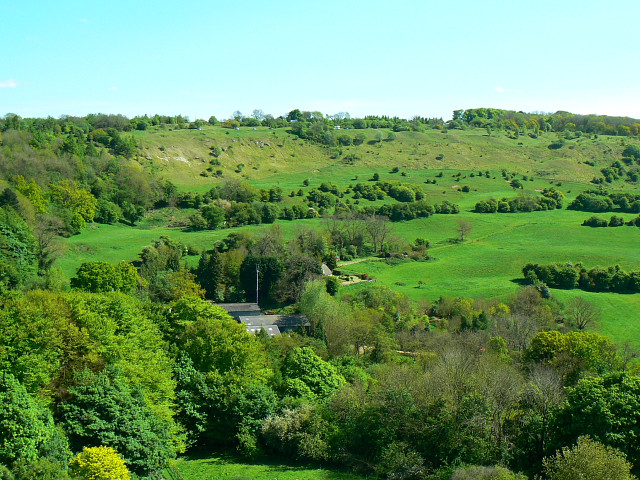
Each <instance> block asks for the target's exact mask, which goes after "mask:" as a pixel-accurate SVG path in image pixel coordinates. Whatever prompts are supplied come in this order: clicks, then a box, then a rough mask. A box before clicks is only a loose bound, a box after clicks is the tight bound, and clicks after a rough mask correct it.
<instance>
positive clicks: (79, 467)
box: [71, 446, 131, 480]
mask: <svg viewBox="0 0 640 480" xmlns="http://www.w3.org/2000/svg"><path fill="white" fill-rule="evenodd" d="M71 469H72V472H73V473H74V476H76V477H78V478H82V479H83V480H129V479H130V478H131V475H130V474H129V470H128V469H127V466H126V465H125V462H124V460H123V459H122V457H121V456H120V455H118V452H116V451H115V450H114V449H113V448H111V447H105V446H100V447H85V448H84V450H83V451H82V452H80V453H79V454H78V455H77V456H76V458H75V459H74V460H73V462H72V463H71Z"/></svg>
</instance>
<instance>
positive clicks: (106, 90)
mask: <svg viewBox="0 0 640 480" xmlns="http://www.w3.org/2000/svg"><path fill="white" fill-rule="evenodd" d="M639 18H640V1H638V0H619V1H616V2H607V1H590V0H583V1H562V0H555V1H547V0H535V1H527V2H516V1H513V0H510V1H486V0H485V1H461V0H460V1H455V0H451V1H442V0H439V1H428V0H415V1H403V0H397V1H388V0H381V1H378V0H367V1H360V0H356V1H344V0H343V1H333V0H328V1H327V0H315V1H311V0H295V1H289V0H287V1H278V0H263V1H240V0H237V1H232V0H229V1H213V0H211V1H190V2H177V1H175V0H173V1H165V0H153V1H150V0H149V1H148V0H129V1H120V0H111V1H108V2H95V1H87V0H83V1H65V0H60V1H51V0H47V1H40V0H34V1H25V2H20V1H16V0H7V1H4V2H1V3H0V32H1V33H2V35H1V37H0V38H2V56H1V60H0V115H4V114H5V113H8V112H12V113H17V114H19V115H21V116H25V117H26V116H48V115H51V116H53V117H58V116H60V115H63V114H69V115H85V114H87V113H98V112H103V113H123V114H125V115H127V116H130V117H131V116H135V115H138V114H145V113H147V114H154V113H160V114H178V113H180V114H183V115H187V116H189V117H190V118H191V119H193V118H194V117H198V118H204V119H207V118H209V116H210V115H215V116H217V117H218V118H228V117H230V116H231V114H232V112H233V111H235V110H240V111H241V112H243V113H245V114H250V113H251V112H252V110H253V109H256V108H259V109H262V110H263V111H264V112H265V113H271V114H273V115H274V116H278V115H281V114H286V113H287V112H288V111H290V110H292V109H294V108H300V109H301V110H319V111H321V112H322V113H325V114H327V113H328V114H333V113H337V112H339V111H347V112H349V113H350V114H351V115H352V116H361V115H366V114H387V115H398V116H401V117H411V116H413V115H421V116H428V117H443V118H444V119H445V120H447V119H449V118H451V112H452V110H454V109H458V108H462V109H464V108H473V107H495V108H507V109H515V110H524V111H547V112H553V111H557V110H568V111H571V112H576V113H600V114H608V115H626V116H631V117H636V118H640V43H639V42H638V39H637V32H638V22H639Z"/></svg>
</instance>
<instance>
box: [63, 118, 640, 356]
mask: <svg viewBox="0 0 640 480" xmlns="http://www.w3.org/2000/svg"><path fill="white" fill-rule="evenodd" d="M358 132H364V133H365V134H366V135H367V139H368V140H367V141H365V143H363V144H362V145H359V146H349V147H340V148H338V147H335V148H327V147H322V146H319V145H315V144H311V143H309V142H306V141H304V140H300V139H298V138H297V137H295V136H293V135H291V134H289V133H287V132H286V131H285V130H284V129H279V130H269V129H267V128H263V127H259V128H257V129H255V130H254V129H252V128H242V129H240V130H237V131H236V130H231V131H230V130H225V129H222V128H219V127H204V128H203V130H201V131H199V130H177V131H170V130H168V129H155V130H153V129H152V130H149V131H146V132H136V136H137V139H138V141H139V143H140V145H141V151H142V153H141V156H140V160H139V161H140V164H141V165H142V166H143V168H145V169H149V170H151V171H153V172H154V173H155V174H156V175H158V176H159V177H161V178H165V179H169V180H171V181H172V182H174V183H175V184H176V185H178V187H179V188H180V189H181V190H190V191H199V192H203V191H206V190H208V189H209V188H210V187H211V186H212V185H215V184H216V183H220V182H222V181H225V179H229V178H238V179H244V180H247V181H249V182H250V183H251V184H253V185H254V186H255V187H258V188H265V187H267V188H268V187H271V186H275V185H277V186H280V187H281V188H282V190H283V204H288V203H291V202H293V201H299V197H295V198H289V197H288V196H287V195H288V194H289V192H290V191H297V190H298V189H302V190H303V192H304V193H305V194H306V192H307V191H309V189H311V188H315V187H318V186H319V184H320V183H321V182H323V181H329V182H331V183H335V184H336V185H338V186H339V187H340V188H343V189H344V188H346V187H348V186H349V185H350V184H355V183H358V182H366V181H367V180H368V179H369V178H370V177H371V175H372V174H373V173H374V172H377V173H379V175H380V179H381V180H396V181H401V182H410V183H415V184H418V185H421V186H422V188H423V189H424V191H425V193H426V195H427V199H428V201H429V202H431V203H438V202H441V201H442V200H449V201H451V202H454V203H457V204H459V205H460V207H461V213H460V214H458V215H433V216H431V217H429V218H427V219H416V220H412V221H408V222H398V223H394V224H393V229H394V234H395V235H396V237H397V238H399V239H401V241H404V242H406V243H408V242H411V241H413V239H415V238H416V237H422V238H427V239H429V240H430V242H431V248H430V250H429V254H430V255H431V257H433V260H431V261H427V262H413V261H407V262H404V263H400V264H396V265H393V266H392V265H389V264H387V263H386V262H385V261H381V260H380V259H377V258H371V259H364V260H363V261H360V262H358V263H353V264H350V265H348V266H345V267H343V271H345V272H352V273H368V274H370V275H371V276H373V277H374V278H375V279H376V281H377V282H379V283H382V284H385V285H388V286H391V287H392V288H394V289H396V290H398V291H400V292H402V293H404V294H406V295H407V296H409V297H410V298H411V299H413V300H416V301H418V300H423V299H427V300H430V301H432V300H435V299H437V298H438V297H440V296H441V295H447V296H465V297H485V298H505V297H508V296H509V295H511V294H512V293H514V292H515V291H516V290H517V289H518V288H519V284H518V283H516V282H515V280H517V279H521V278H522V273H521V269H522V266H523V265H524V264H526V263H528V262H537V263H549V262H566V261H570V262H574V263H576V262H582V263H583V264H584V265H585V266H586V267H588V268H590V267H593V266H597V265H600V266H605V267H606V266H610V265H615V264H619V265H620V266H621V267H623V268H624V269H626V270H638V269H640V250H639V249H638V248H637V244H638V240H639V239H640V229H637V228H635V227H626V226H625V227H619V228H588V227H583V226H581V223H582V221H583V220H584V219H586V218H588V217H589V216H591V214H590V213H586V212H575V211H569V210H566V209H563V210H555V211H544V212H532V213H514V214H511V213H509V214H500V213H496V214H477V213H474V212H472V209H473V207H474V205H475V203H476V202H477V201H479V200H486V199H489V198H491V197H495V198H501V197H507V198H513V197H515V196H516V195H517V194H518V193H517V192H516V191H515V190H514V189H513V188H511V186H510V184H509V183H508V182H507V181H505V179H504V178H503V177H502V174H501V170H502V169H506V170H507V171H508V172H515V173H518V178H522V176H524V175H526V176H527V180H526V181H523V182H522V183H523V184H524V192H525V193H530V194H535V192H536V190H537V191H540V190H541V189H543V188H545V187H549V186H554V187H555V188H557V189H559V190H561V191H563V192H564V193H565V195H566V199H565V202H564V204H565V206H566V205H567V204H568V203H569V202H570V201H571V200H572V199H573V198H575V196H576V195H577V194H578V193H580V192H581V191H584V190H585V189H592V188H595V187H594V186H593V184H591V183H589V180H590V179H591V178H593V177H594V176H597V175H599V170H600V169H601V168H603V167H605V166H608V165H610V164H611V162H613V161H614V160H616V159H619V158H620V153H621V151H622V150H623V149H624V142H623V141H621V139H620V137H605V136H600V137H598V138H589V137H588V136H583V137H582V138H580V139H577V140H571V141H568V142H567V143H566V146H564V147H563V148H561V149H557V150H552V149H549V148H548V146H549V144H550V143H551V142H552V141H554V140H555V139H556V138H557V136H556V134H546V135H541V136H540V137H539V138H537V139H533V138H529V137H524V136H523V137H520V138H519V139H515V140H514V139H510V138H507V137H506V136H505V135H504V134H502V133H495V134H493V135H492V136H491V137H490V136H488V135H487V134H486V131H485V130H481V129H469V130H465V131H458V130H456V131H450V132H448V133H441V132H440V131H437V130H429V131H427V133H417V132H399V133H398V134H397V138H396V140H394V141H391V142H384V141H383V142H379V143H376V142H373V141H371V139H373V138H374V134H375V131H374V130H361V131H358ZM351 133H352V135H355V132H351ZM213 145H217V146H221V147H224V148H225V150H226V151H225V152H223V153H222V154H221V155H220V157H219V158H218V160H219V162H220V165H219V166H217V167H215V168H220V169H222V170H223V172H224V173H223V177H222V179H218V178H212V177H204V176H201V175H200V173H201V172H203V171H204V170H205V168H206V167H207V166H208V162H209V160H210V159H211V158H213V157H211V156H210V155H209V151H210V150H209V149H210V147H211V146H213ZM229 147H231V148H229ZM348 154H354V155H355V156H356V157H357V159H356V160H355V161H354V162H353V164H345V162H344V157H345V156H346V155H348ZM436 157H438V158H441V159H440V160H438V159H437V158H436ZM585 162H589V164H587V163H585ZM591 163H593V165H591ZM239 164H242V165H244V167H243V168H242V169H241V171H240V172H239V173H238V172H236V171H235V170H237V166H238V165H239ZM393 167H398V168H399V170H400V172H398V173H391V169H392V168H393ZM487 171H488V172H489V175H488V176H487V174H486V172H487ZM403 172H404V175H402V173H403ZM458 172H460V173H461V175H460V176H459V177H458V176H455V178H454V175H455V174H457V173H458ZM480 174H482V175H480ZM304 179H309V181H310V185H309V186H308V187H304V186H303V185H302V182H303V180H304ZM434 179H435V180H436V182H437V183H436V184H435V185H434V184H431V183H425V181H429V182H430V181H432V180H434ZM464 185H468V186H469V190H470V191H469V192H468V193H463V192H461V191H460V188H459V187H462V186H464ZM608 187H609V189H610V190H611V191H614V190H616V191H632V190H634V189H637V187H636V186H635V185H633V184H629V183H625V182H623V181H619V182H616V183H615V184H613V185H608ZM349 197H351V195H345V199H347V198H349ZM349 201H350V202H354V200H352V199H350V200H349ZM385 201H389V202H392V201H393V200H389V199H387V200H385ZM359 203H360V205H361V206H363V205H367V204H370V203H371V202H369V201H367V200H362V199H361V200H360V202H359ZM380 203H381V202H380V201H378V202H376V204H380ZM192 212H193V211H181V210H178V209H165V210H163V211H160V212H153V213H151V214H149V215H148V216H147V218H146V219H145V220H143V221H142V222H141V223H140V225H139V226H137V227H130V226H126V225H113V226H110V225H97V224H93V225H90V226H89V227H88V228H87V229H86V230H85V231H84V232H83V233H82V234H81V235H78V236H75V237H72V238H70V239H68V240H66V249H67V250H66V253H65V255H64V257H63V258H62V259H61V260H60V261H59V264H60V266H61V267H62V269H63V271H64V272H65V274H66V275H67V276H68V277H69V276H72V275H73V273H74V272H75V269H76V268H77V267H78V265H79V264H80V263H81V262H83V261H87V260H93V259H102V260H107V261H112V262H114V261H119V260H132V259H135V258H136V257H137V254H138V253H139V252H140V251H141V249H142V248H143V247H144V246H145V245H148V244H149V243H150V242H151V241H152V240H153V239H156V238H158V237H159V236H160V235H169V236H170V237H171V238H173V239H175V240H180V241H182V242H183V243H185V244H187V245H193V246H195V247H198V248H200V249H202V248H210V247H211V245H212V244H213V243H214V242H215V241H216V240H218V239H220V238H223V237H224V236H226V235H228V233H229V232H230V230H228V229H226V230H217V231H202V232H186V231H183V230H182V229H181V228H174V227H170V226H169V225H171V224H172V223H173V221H175V220H176V219H184V218H187V217H188V216H189V215H190V214H191V213H192ZM610 215H611V214H610V213H609V214H601V215H600V216H601V217H606V218H608V217H609V216H610ZM622 216H623V217H625V220H629V219H631V218H633V217H635V216H636V215H632V214H623V215H622ZM460 220H465V221H467V222H468V223H469V224H471V226H472V228H473V230H472V232H471V234H470V235H469V237H468V239H467V241H465V242H463V243H452V242H450V240H451V239H453V238H455V237H456V235H457V234H456V227H457V224H458V221H460ZM276 225H280V226H281V228H282V229H283V231H284V233H285V236H287V235H289V234H293V233H294V232H295V231H296V230H298V229H300V228H307V227H312V228H318V229H322V228H324V224H323V221H322V220H321V219H316V220H297V221H294V222H288V221H282V220H278V221H277V222H276ZM264 228H270V227H269V226H248V227H242V230H244V231H247V232H251V233H258V232H260V231H261V230H262V229H264ZM196 258H197V257H191V261H193V260H195V259H196ZM418 282H421V283H420V284H419V283H418ZM347 288H354V289H355V288H361V287H360V286H353V287H347ZM553 295H554V296H555V298H557V299H558V300H560V301H563V302H564V301H567V300H569V299H571V298H572V297H574V296H584V297H585V298H587V299H588V300H589V301H591V302H593V303H595V304H596V305H598V306H599V307H600V308H601V309H602V319H601V321H600V322H599V323H598V324H597V325H595V327H594V328H596V329H597V330H598V331H601V332H602V333H605V334H608V335H610V336H611V337H612V338H613V339H614V340H616V341H618V342H624V341H626V340H628V341H629V342H630V343H631V344H633V345H634V346H636V347H640V315H638V313H637V312H638V308H637V307H638V306H639V304H640V300H639V297H638V295H621V294H613V293H587V292H583V291H581V290H571V291H556V290H554V291H553Z"/></svg>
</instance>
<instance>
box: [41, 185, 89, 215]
mask: <svg viewBox="0 0 640 480" xmlns="http://www.w3.org/2000/svg"><path fill="white" fill-rule="evenodd" d="M50 195H51V200H52V201H54V202H56V203H58V204H59V205H62V206H63V207H65V208H68V209H69V210H71V211H72V212H73V213H74V214H77V215H80V216H81V217H82V218H83V220H84V221H85V222H92V221H93V217H94V216H95V214H96V208H97V207H98V200H96V197H94V196H93V195H92V194H91V192H89V191H87V190H85V189H83V188H81V187H79V186H78V184H77V183H76V182H74V181H71V180H63V181H61V182H60V183H59V184H57V185H51V190H50Z"/></svg>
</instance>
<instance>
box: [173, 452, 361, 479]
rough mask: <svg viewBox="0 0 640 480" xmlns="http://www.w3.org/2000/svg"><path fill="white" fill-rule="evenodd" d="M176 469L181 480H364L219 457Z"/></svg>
mask: <svg viewBox="0 0 640 480" xmlns="http://www.w3.org/2000/svg"><path fill="white" fill-rule="evenodd" d="M176 469H177V470H178V472H179V473H180V475H181V476H182V478H183V479H184V480H205V479H207V480H208V479H222V478H225V479H229V480H267V479H268V480H364V479H365V478H366V477H362V476H359V475H354V474H351V473H345V472H339V471H334V470H327V469H324V468H312V467H306V466H294V465H284V464H281V463H278V462H271V461H268V460H265V461H262V462H254V463H239V462H237V461H235V460H233V459H226V458H221V457H210V458H204V459H197V460H187V459H180V460H178V461H177V462H176ZM169 478H171V476H169Z"/></svg>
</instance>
